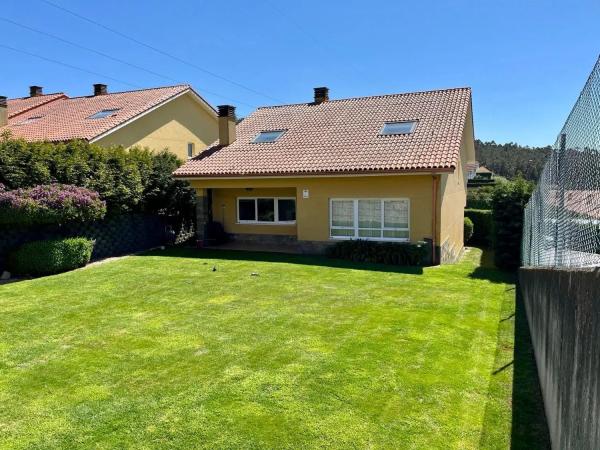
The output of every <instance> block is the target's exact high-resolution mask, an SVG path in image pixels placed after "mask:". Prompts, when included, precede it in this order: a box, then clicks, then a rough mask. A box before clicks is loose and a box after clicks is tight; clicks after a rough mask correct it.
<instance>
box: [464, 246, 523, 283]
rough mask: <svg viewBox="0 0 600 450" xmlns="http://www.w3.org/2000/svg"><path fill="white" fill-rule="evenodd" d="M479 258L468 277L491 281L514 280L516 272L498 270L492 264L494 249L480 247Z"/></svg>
mask: <svg viewBox="0 0 600 450" xmlns="http://www.w3.org/2000/svg"><path fill="white" fill-rule="evenodd" d="M481 251H482V253H481V260H480V264H479V266H478V267H476V268H475V270H473V272H471V273H470V274H469V278H474V279H479V280H488V281H491V282H492V283H510V284H513V283H515V281H516V278H517V277H516V274H515V273H514V272H511V271H507V270H500V269H498V268H497V267H496V266H495V265H494V251H493V250H490V249H488V248H481Z"/></svg>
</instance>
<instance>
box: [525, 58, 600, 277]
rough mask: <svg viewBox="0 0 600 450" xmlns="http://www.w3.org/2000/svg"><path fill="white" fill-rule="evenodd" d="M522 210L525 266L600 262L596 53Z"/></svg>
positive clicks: (599, 104) (598, 69)
mask: <svg viewBox="0 0 600 450" xmlns="http://www.w3.org/2000/svg"><path fill="white" fill-rule="evenodd" d="M524 214H525V217H524V227H523V242H522V264H523V265H524V266H549V267H598V266H600V58H599V59H598V61H597V62H596V65H595V67H594V69H593V70H592V73H591V74H590V76H589V78H588V80H587V82H586V84H585V86H584V88H583V90H582V91H581V94H580V95H579V98H578V99H577V102H576V103H575V106H574V107H573V109H572V110H571V113H570V114H569V117H568V118H567V121H566V122H565V124H564V126H563V128H562V130H561V132H560V134H559V135H558V138H557V140H556V143H555V145H554V147H553V151H552V153H551V155H550V157H549V158H548V161H547V163H546V166H545V167H544V170H543V173H542V176H541V178H540V181H539V184H538V185H537V186H536V188H535V191H534V193H533V195H532V196H531V199H530V200H529V203H528V204H527V206H526V208H525V213H524Z"/></svg>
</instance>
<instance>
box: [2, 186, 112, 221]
mask: <svg viewBox="0 0 600 450" xmlns="http://www.w3.org/2000/svg"><path fill="white" fill-rule="evenodd" d="M105 214H106V202H104V201H103V200H101V199H100V196H99V195H98V193H97V192H94V191H90V190H89V189H86V188H82V187H77V186H71V185H68V184H48V185H39V186H35V187H32V188H28V189H15V190H12V191H3V190H2V189H1V188H0V226H1V225H16V226H32V225H61V224H65V223H67V222H90V221H94V220H99V219H102V218H103V217H104V215H105Z"/></svg>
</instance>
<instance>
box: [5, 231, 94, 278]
mask: <svg viewBox="0 0 600 450" xmlns="http://www.w3.org/2000/svg"><path fill="white" fill-rule="evenodd" d="M93 248H94V241H92V240H90V239H85V238H66V239H55V240H47V241H33V242H28V243H26V244H23V245H22V246H21V247H19V248H18V249H17V250H15V251H14V252H13V253H12V254H11V255H10V257H9V270H10V271H11V272H13V273H15V274H18V275H34V276H38V275H50V274H54V273H60V272H66V271H68V270H73V269H76V268H77V267H83V266H85V265H86V264H87V263H88V262H89V261H90V258H91V256H92V250H93Z"/></svg>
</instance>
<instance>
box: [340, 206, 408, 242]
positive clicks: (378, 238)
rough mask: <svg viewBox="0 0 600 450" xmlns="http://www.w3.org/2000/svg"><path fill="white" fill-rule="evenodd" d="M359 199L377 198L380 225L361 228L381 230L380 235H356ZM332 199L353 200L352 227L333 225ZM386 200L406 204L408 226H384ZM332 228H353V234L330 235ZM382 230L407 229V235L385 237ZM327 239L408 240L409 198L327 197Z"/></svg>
mask: <svg viewBox="0 0 600 450" xmlns="http://www.w3.org/2000/svg"><path fill="white" fill-rule="evenodd" d="M359 200H379V201H380V202H381V227H380V228H361V229H373V230H381V237H362V236H359V235H358V230H359V226H358V202H359ZM334 201H346V202H353V203H354V206H353V208H354V209H353V213H354V226H352V227H341V226H335V227H334V226H333V202H334ZM386 201H405V202H407V204H408V220H407V222H408V227H407V228H391V227H385V226H384V224H385V220H384V219H385V218H384V214H385V205H384V202H386ZM332 229H338V230H354V235H353V236H332V235H331V230H332ZM384 231H408V237H407V238H386V237H383V232H384ZM329 239H335V240H350V239H360V240H363V241H394V242H410V199H409V198H405V197H393V198H386V197H376V198H371V197H361V198H330V199H329Z"/></svg>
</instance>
